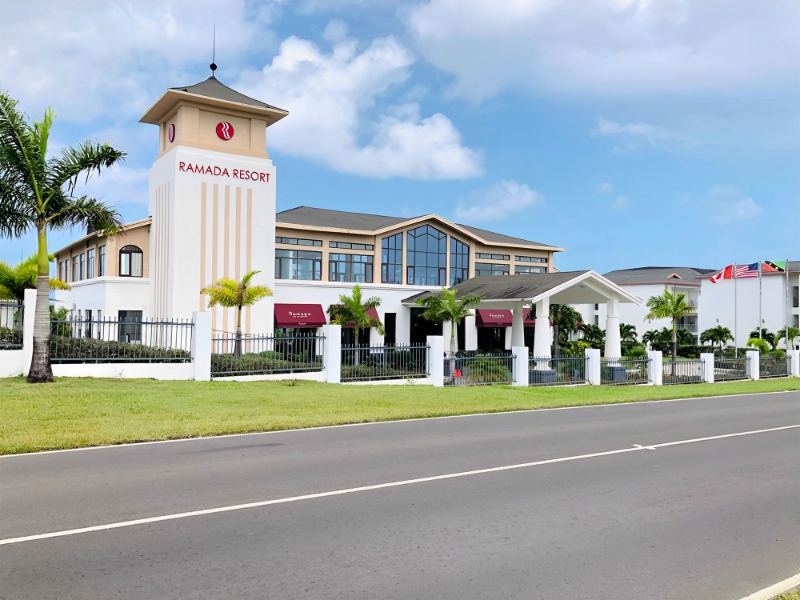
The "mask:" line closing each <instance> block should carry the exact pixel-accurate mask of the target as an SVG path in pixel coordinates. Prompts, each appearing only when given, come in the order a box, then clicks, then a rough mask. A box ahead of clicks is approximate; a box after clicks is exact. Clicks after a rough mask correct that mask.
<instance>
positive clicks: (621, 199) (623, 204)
mask: <svg viewBox="0 0 800 600" xmlns="http://www.w3.org/2000/svg"><path fill="white" fill-rule="evenodd" d="M628 204H629V200H628V197H627V196H617V197H616V199H615V200H614V202H612V203H611V208H612V209H613V210H623V209H625V208H628Z"/></svg>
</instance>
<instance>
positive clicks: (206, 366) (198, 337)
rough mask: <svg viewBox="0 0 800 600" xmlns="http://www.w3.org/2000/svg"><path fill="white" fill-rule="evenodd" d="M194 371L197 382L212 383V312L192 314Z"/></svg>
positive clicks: (195, 312)
mask: <svg viewBox="0 0 800 600" xmlns="http://www.w3.org/2000/svg"><path fill="white" fill-rule="evenodd" d="M192 321H193V322H194V331H193V332H192V370H193V372H194V380H195V381H211V353H212V351H213V348H212V347H211V346H212V342H211V312H210V311H203V312H201V311H194V312H193V313H192Z"/></svg>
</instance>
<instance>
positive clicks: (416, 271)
mask: <svg viewBox="0 0 800 600" xmlns="http://www.w3.org/2000/svg"><path fill="white" fill-rule="evenodd" d="M406 258H407V261H406V262H407V264H406V267H407V269H408V275H407V279H406V282H407V283H408V285H447V281H446V279H445V277H446V273H447V234H445V233H443V232H441V231H439V230H438V229H436V228H434V227H431V226H430V225H423V226H422V227H417V228H416V229H412V230H411V231H409V232H408V250H407V256H406Z"/></svg>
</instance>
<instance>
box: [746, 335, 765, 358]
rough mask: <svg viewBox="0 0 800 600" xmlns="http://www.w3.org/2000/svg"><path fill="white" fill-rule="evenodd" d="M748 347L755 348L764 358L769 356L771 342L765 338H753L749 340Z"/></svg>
mask: <svg viewBox="0 0 800 600" xmlns="http://www.w3.org/2000/svg"><path fill="white" fill-rule="evenodd" d="M747 347H748V348H755V349H756V350H758V353H759V354H760V355H762V356H764V355H766V354H769V342H767V340H765V339H764V338H758V337H751V338H750V339H749V340H747Z"/></svg>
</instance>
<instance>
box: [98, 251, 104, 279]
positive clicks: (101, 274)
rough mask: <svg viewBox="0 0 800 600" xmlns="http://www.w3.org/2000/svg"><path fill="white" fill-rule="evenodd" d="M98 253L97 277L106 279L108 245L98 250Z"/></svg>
mask: <svg viewBox="0 0 800 600" xmlns="http://www.w3.org/2000/svg"><path fill="white" fill-rule="evenodd" d="M98 250H99V251H98V253H97V276H98V277H104V276H105V274H106V245H105V244H103V245H102V246H100V248H98Z"/></svg>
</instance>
